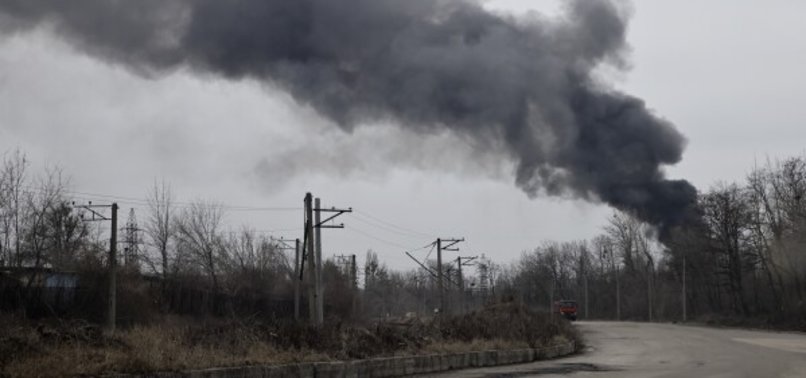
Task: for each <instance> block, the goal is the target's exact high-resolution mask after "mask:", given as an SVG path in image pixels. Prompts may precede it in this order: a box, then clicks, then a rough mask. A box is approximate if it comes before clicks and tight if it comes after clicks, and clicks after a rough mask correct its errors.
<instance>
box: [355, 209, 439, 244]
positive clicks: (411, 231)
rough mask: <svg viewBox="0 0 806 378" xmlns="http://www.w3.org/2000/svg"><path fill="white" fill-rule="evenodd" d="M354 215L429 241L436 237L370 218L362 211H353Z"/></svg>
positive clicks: (370, 216)
mask: <svg viewBox="0 0 806 378" xmlns="http://www.w3.org/2000/svg"><path fill="white" fill-rule="evenodd" d="M354 213H355V214H356V215H360V216H364V217H367V218H369V219H372V220H374V221H376V222H380V223H382V224H385V225H387V226H389V227H393V228H396V229H398V230H401V231H404V232H406V233H409V234H412V235H417V236H424V237H427V238H429V239H430V238H433V237H436V235H434V234H428V233H425V232H420V231H417V230H412V229H409V228H406V227H402V226H398V225H396V224H394V223H390V222H388V221H385V220H383V219H380V218H378V217H374V216H372V215H370V214H367V213H365V212H363V211H361V212H359V211H354Z"/></svg>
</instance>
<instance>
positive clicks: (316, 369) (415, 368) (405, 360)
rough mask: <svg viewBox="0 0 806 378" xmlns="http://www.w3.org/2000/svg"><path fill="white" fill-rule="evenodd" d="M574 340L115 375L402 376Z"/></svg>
mask: <svg viewBox="0 0 806 378" xmlns="http://www.w3.org/2000/svg"><path fill="white" fill-rule="evenodd" d="M574 351H575V345H574V343H573V342H569V343H566V344H561V345H555V346H551V347H545V348H537V349H516V350H487V351H479V352H467V353H450V354H432V355H423V356H404V357H383V358H370V359H366V360H353V361H337V362H314V363H301V364H289V365H271V366H237V367H228V368H213V369H199V370H188V371H182V372H173V373H152V374H144V375H136V374H135V375H127V374H121V375H113V376H114V377H120V378H123V377H137V376H142V377H159V378H180V377H181V378H291V377H301V378H358V377H400V376H406V375H413V374H428V373H436V372H442V371H448V370H457V369H467V368H479V367H486V366H498V365H509V364H521V363H527V362H532V361H538V360H547V359H552V358H557V357H562V356H567V355H569V354H572V353H574Z"/></svg>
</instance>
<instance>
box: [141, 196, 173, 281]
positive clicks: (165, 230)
mask: <svg viewBox="0 0 806 378" xmlns="http://www.w3.org/2000/svg"><path fill="white" fill-rule="evenodd" d="M147 201H148V211H149V214H148V221H147V222H146V224H145V231H146V234H148V236H149V238H150V239H151V241H152V243H153V244H154V246H155V247H156V248H157V251H158V252H159V257H160V260H161V263H162V264H161V265H162V266H161V267H160V271H161V272H162V277H163V278H164V279H165V278H168V274H169V272H170V269H169V266H168V264H169V261H170V251H169V249H168V248H169V245H170V243H171V239H173V238H174V236H175V234H176V223H174V220H173V210H174V208H173V194H172V192H171V186H170V185H169V184H168V183H166V182H165V181H162V182H160V183H157V182H156V181H155V182H154V186H153V187H152V188H151V191H150V192H149V194H148V197H147Z"/></svg>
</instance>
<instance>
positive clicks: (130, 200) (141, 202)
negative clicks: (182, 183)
mask: <svg viewBox="0 0 806 378" xmlns="http://www.w3.org/2000/svg"><path fill="white" fill-rule="evenodd" d="M24 189H25V190H28V191H34V192H39V193H42V192H44V190H42V189H41V188H36V187H31V186H24ZM59 191H61V192H63V193H65V194H68V195H70V197H71V198H74V199H81V200H85V201H91V200H107V201H115V202H119V203H123V204H127V205H138V206H148V205H149V200H148V199H147V198H138V197H129V196H121V195H113V194H104V193H93V192H84V191H79V190H71V189H66V188H62V189H59ZM171 205H172V206H174V207H178V208H188V207H192V206H220V207H221V208H223V209H225V210H228V211H298V210H302V208H301V207H293V206H249V205H231V204H226V203H219V202H212V203H204V202H192V201H171Z"/></svg>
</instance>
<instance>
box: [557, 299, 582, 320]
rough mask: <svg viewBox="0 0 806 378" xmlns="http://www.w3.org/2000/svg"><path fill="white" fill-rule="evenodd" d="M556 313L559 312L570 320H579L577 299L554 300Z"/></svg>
mask: <svg viewBox="0 0 806 378" xmlns="http://www.w3.org/2000/svg"><path fill="white" fill-rule="evenodd" d="M554 308H555V313H559V314H560V315H562V316H564V317H565V318H566V319H568V320H577V301H573V300H561V301H557V302H554Z"/></svg>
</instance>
